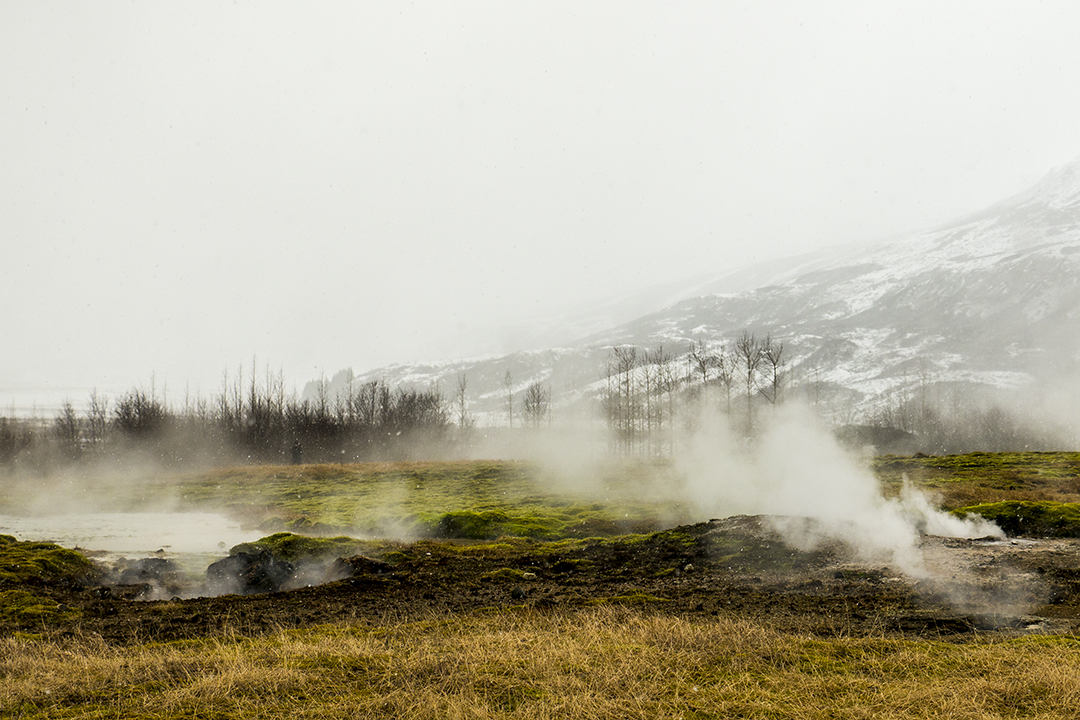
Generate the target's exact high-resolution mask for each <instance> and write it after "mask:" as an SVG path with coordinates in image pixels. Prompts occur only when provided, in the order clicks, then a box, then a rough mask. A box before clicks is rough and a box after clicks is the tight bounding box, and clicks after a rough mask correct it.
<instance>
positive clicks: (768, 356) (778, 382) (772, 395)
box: [761, 335, 787, 405]
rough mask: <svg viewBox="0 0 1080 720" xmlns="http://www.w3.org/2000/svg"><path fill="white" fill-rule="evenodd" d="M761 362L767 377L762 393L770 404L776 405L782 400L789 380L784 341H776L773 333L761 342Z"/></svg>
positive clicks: (763, 372)
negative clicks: (781, 397)
mask: <svg viewBox="0 0 1080 720" xmlns="http://www.w3.org/2000/svg"><path fill="white" fill-rule="evenodd" d="M761 364H762V374H763V375H764V377H765V383H764V387H762V388H761V394H762V396H763V397H764V398H765V399H766V400H768V401H769V403H770V404H772V405H775V404H776V403H778V402H779V401H780V396H781V392H782V390H783V388H784V383H785V382H786V380H787V371H786V370H785V366H786V365H787V359H786V358H784V343H782V342H776V341H774V340H773V339H772V335H766V336H765V342H764V343H762V344H761Z"/></svg>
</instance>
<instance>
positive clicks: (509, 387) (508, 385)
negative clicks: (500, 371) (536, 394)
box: [503, 368, 514, 427]
mask: <svg viewBox="0 0 1080 720" xmlns="http://www.w3.org/2000/svg"><path fill="white" fill-rule="evenodd" d="M503 388H505V389H506V419H507V421H508V422H509V423H510V427H514V378H513V377H511V375H510V368H507V369H506V375H505V376H503Z"/></svg>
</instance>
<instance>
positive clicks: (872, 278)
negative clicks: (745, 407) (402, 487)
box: [331, 161, 1080, 417]
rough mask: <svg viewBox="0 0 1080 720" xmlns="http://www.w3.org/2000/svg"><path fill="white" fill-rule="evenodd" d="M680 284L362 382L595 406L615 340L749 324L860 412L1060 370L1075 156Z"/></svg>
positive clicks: (720, 334)
mask: <svg viewBox="0 0 1080 720" xmlns="http://www.w3.org/2000/svg"><path fill="white" fill-rule="evenodd" d="M740 283H742V286H741V287H740V285H739V284H740ZM748 283H753V284H752V286H747V284H748ZM686 286H687V290H684V291H682V294H683V297H682V299H679V300H678V301H677V302H673V303H672V304H670V305H668V306H667V307H663V308H657V309H656V311H655V312H652V313H650V314H646V315H642V316H641V317H638V318H636V319H634V320H631V321H629V322H626V323H622V324H620V325H617V326H615V327H610V328H608V329H605V330H602V331H600V332H595V333H593V334H591V335H589V336H587V337H584V338H581V339H580V340H578V341H576V342H573V343H570V344H568V345H567V346H566V347H563V348H558V349H552V350H546V351H531V352H527V353H516V354H513V355H509V356H504V357H497V358H486V359H472V360H467V361H460V362H448V363H444V364H439V365H429V366H420V365H400V366H393V367H388V368H382V369H380V370H377V371H375V372H373V373H368V374H366V375H365V376H364V377H362V378H360V379H361V380H365V379H373V378H380V379H385V380H386V381H387V382H389V383H390V384H392V385H395V384H431V383H438V384H440V386H441V387H442V388H443V389H444V391H445V392H447V394H453V393H452V390H453V388H455V387H456V381H457V377H458V376H459V375H460V374H462V373H464V374H465V377H466V378H467V380H468V383H469V385H468V391H467V394H468V396H469V398H470V399H471V401H472V405H473V409H474V411H475V412H477V413H479V414H481V415H482V414H483V413H489V414H491V416H493V417H497V416H498V415H499V413H500V412H502V413H504V412H505V410H504V409H503V408H505V405H506V389H505V387H504V381H505V378H506V372H507V371H508V370H509V371H510V373H511V379H512V380H513V387H514V389H515V392H520V391H521V390H522V389H523V388H524V386H525V385H527V384H528V383H529V382H533V381H542V382H545V383H548V384H549V385H550V386H551V389H552V392H553V396H554V397H555V399H556V404H560V403H561V404H562V405H566V406H569V405H573V404H575V403H578V404H581V403H587V401H588V399H589V398H590V397H591V396H592V395H593V394H595V392H597V391H598V389H599V388H600V387H601V386H602V382H601V378H602V376H603V374H604V366H605V361H606V359H607V358H608V356H609V353H610V349H611V348H612V347H614V346H619V345H637V346H640V347H645V348H655V347H656V346H657V345H660V344H663V345H664V346H665V347H666V348H667V349H668V350H669V352H672V353H673V354H675V355H676V356H678V355H680V354H685V352H686V348H687V346H688V345H689V343H690V342H692V341H698V342H707V343H712V344H714V345H719V344H727V345H728V346H730V344H731V342H732V340H733V338H735V337H736V336H737V335H738V334H740V333H741V332H742V331H743V330H744V329H749V330H751V331H752V332H755V333H758V334H759V335H765V334H771V335H772V337H774V338H776V339H780V340H782V341H783V342H784V343H785V348H786V351H787V353H788V355H787V356H788V358H789V361H790V367H791V369H792V373H793V378H794V381H795V382H796V383H803V384H807V383H810V382H813V383H817V384H819V385H825V386H828V387H829V388H831V389H832V390H833V391H839V392H841V394H843V395H845V396H846V397H848V398H849V401H850V402H852V403H854V405H853V407H854V408H855V409H856V410H858V409H859V408H862V409H865V408H867V407H868V406H869V405H870V404H872V403H873V402H875V401H876V400H877V399H879V398H881V397H882V396H883V394H885V393H890V392H903V391H905V390H910V389H911V388H912V387H913V386H914V385H916V384H917V383H923V384H925V383H927V382H932V383H937V384H945V383H953V384H955V383H964V384H967V385H978V386H985V387H988V388H1015V387H1019V386H1022V385H1025V384H1027V383H1030V382H1032V381H1033V380H1041V379H1046V378H1053V377H1059V376H1061V375H1063V374H1066V373H1070V372H1073V371H1074V370H1075V367H1076V365H1077V360H1078V358H1080V161H1077V162H1074V163H1071V164H1068V165H1065V166H1062V167H1059V168H1056V169H1054V170H1053V171H1051V172H1050V173H1049V174H1048V175H1047V176H1046V177H1045V178H1044V179H1043V180H1042V181H1040V182H1039V183H1038V184H1037V185H1035V186H1034V187H1032V188H1031V189H1030V190H1028V191H1026V192H1024V193H1021V194H1020V195H1017V196H1015V197H1012V198H1009V199H1007V200H1004V201H1002V202H999V203H996V204H995V205H993V206H991V207H989V208H987V209H986V210H984V211H982V212H979V213H976V214H974V215H970V216H967V217H964V218H960V219H958V220H956V221H954V222H951V223H947V224H946V225H944V226H942V227H939V228H935V229H933V230H929V231H926V232H921V233H916V234H913V235H908V236H903V237H899V238H895V239H892V240H889V241H886V242H883V243H879V244H876V245H874V246H870V247H866V248H863V249H858V248H855V249H852V248H844V249H839V250H833V251H830V252H827V253H816V254H813V255H808V256H803V257H800V258H789V259H787V260H784V261H777V262H773V263H770V264H767V265H763V266H759V267H757V268H756V269H755V271H754V272H742V273H726V274H722V275H719V276H717V277H716V278H704V279H698V280H697V281H694V282H690V283H687V284H686ZM675 297H677V295H675ZM340 383H341V378H336V379H335V382H334V383H333V385H332V387H331V390H333V389H334V387H333V386H335V385H340Z"/></svg>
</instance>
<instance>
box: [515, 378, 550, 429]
mask: <svg viewBox="0 0 1080 720" xmlns="http://www.w3.org/2000/svg"><path fill="white" fill-rule="evenodd" d="M550 401H551V390H550V389H548V388H546V387H545V386H544V385H543V384H542V383H541V382H540V381H539V380H537V381H536V382H533V383H530V384H529V386H528V387H527V388H525V395H524V396H523V397H522V399H521V414H522V417H523V422H524V423H525V424H527V425H530V426H531V427H533V428H534V429H535V428H538V427H540V425H541V423H543V422H544V420H546V419H547V418H548V416H549V413H550V412H551V408H550Z"/></svg>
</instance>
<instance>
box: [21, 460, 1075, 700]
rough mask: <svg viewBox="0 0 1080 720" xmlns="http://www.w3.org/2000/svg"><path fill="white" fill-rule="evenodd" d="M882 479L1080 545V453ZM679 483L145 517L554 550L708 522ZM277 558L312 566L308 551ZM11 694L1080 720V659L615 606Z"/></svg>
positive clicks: (125, 658) (240, 649)
mask: <svg viewBox="0 0 1080 720" xmlns="http://www.w3.org/2000/svg"><path fill="white" fill-rule="evenodd" d="M873 471H874V472H875V473H876V474H877V475H878V477H879V478H880V479H881V482H882V485H883V488H884V491H885V493H886V494H887V495H888V494H893V493H896V492H898V491H899V488H900V486H901V484H902V483H903V479H904V477H907V478H908V479H909V480H910V481H911V482H913V483H915V484H916V485H917V486H919V487H922V488H924V489H926V490H928V491H930V492H931V493H934V494H935V495H936V496H937V497H938V498H939V502H940V504H941V505H942V506H943V507H945V508H946V509H951V510H961V511H963V510H965V509H966V510H967V511H971V510H972V508H976V509H978V508H982V509H981V510H978V511H979V512H983V511H985V513H984V514H987V515H988V516H989V515H992V514H996V515H995V517H996V518H997V519H998V520H999V521H1003V522H1002V524H1003V526H1004V525H1006V524H1007V523H1008V522H1010V521H1011V520H1016V518H1035V517H1036V515H1037V513H1036V511H1037V510H1038V512H1042V513H1043V514H1042V515H1039V517H1042V518H1044V520H1045V522H1046V523H1048V525H1047V526H1048V527H1050V526H1052V527H1055V528H1060V527H1064V528H1065V530H1064V531H1063V532H1065V534H1070V533H1071V534H1072V535H1073V536H1077V535H1080V517H1077V514H1076V510H1077V507H1078V506H1077V505H1076V503H1077V502H1078V501H1080V453H1009V454H982V453H976V454H972V455H965V456H955V457H942V458H937V457H931V458H901V457H890V456H886V457H882V458H877V459H876V460H875V461H874V464H873ZM678 483H679V478H678V477H677V476H676V475H675V474H674V472H673V470H672V469H671V468H670V467H669V466H666V465H664V464H651V465H611V466H609V467H608V468H606V469H605V470H604V471H603V473H602V474H601V475H600V476H598V477H596V478H593V479H591V480H590V481H589V482H588V483H577V484H574V483H570V484H567V483H566V482H563V481H560V480H559V479H557V478H547V477H545V476H544V475H543V471H541V470H540V469H538V468H536V467H533V466H529V465H523V464H519V463H511V462H461V463H411V464H393V465H381V464H380V465H375V464H372V465H319V466H281V467H240V468H231V469H222V470H215V471H209V472H202V473H197V474H189V475H183V476H177V477H169V478H156V479H155V480H154V482H153V484H152V489H149V490H147V492H146V493H145V494H144V495H142V496H141V497H142V498H143V499H146V500H147V501H149V500H152V499H153V498H154V497H155V496H157V495H159V494H162V493H165V492H166V491H167V492H168V493H169V494H170V495H171V497H173V498H174V500H176V501H177V502H178V503H179V507H181V508H224V509H226V510H227V511H229V512H230V513H233V514H236V515H239V516H242V517H245V518H248V519H249V520H250V521H252V522H258V523H260V524H262V525H263V526H264V527H265V528H267V530H268V534H269V532H271V531H275V530H279V529H288V530H292V531H294V532H300V533H303V532H305V531H308V532H311V533H313V534H314V533H322V532H325V533H327V534H330V533H333V534H340V532H341V531H343V530H347V531H348V533H349V534H355V535H362V534H370V535H380V534H385V533H387V532H389V531H397V532H404V533H407V534H412V535H414V536H434V537H440V536H444V535H453V536H456V537H473V538H495V537H499V536H502V535H519V536H525V537H530V538H533V539H534V540H539V541H548V540H552V539H556V538H581V537H595V536H598V535H607V536H614V535H619V534H624V533H627V532H635V531H642V530H651V529H658V528H660V527H669V526H671V525H673V524H677V523H678V522H680V521H682V520H683V518H684V517H685V519H700V518H692V517H689V516H690V515H691V514H692V509H691V508H688V507H685V506H683V505H681V504H680V503H679V501H677V500H672V499H671V498H670V497H668V496H667V494H666V490H669V489H671V488H672V487H678ZM148 487H150V486H148ZM1028 522H1029V526H1028V527H1027V529H1030V527H1032V526H1030V522H1033V521H1028ZM1020 529H1021V530H1023V529H1025V528H1024V527H1021V528H1020ZM273 542H277V543H279V544H281V546H282V547H281V548H280V549H279V550H280V552H281V553H282V554H283V555H286V554H288V553H303V552H311V550H310V548H307V545H305V543H306V542H307V541H306V540H304V539H302V538H296V537H295V536H280V537H279V538H278V539H275V540H273ZM348 542H349V541H347V540H334V541H333V542H332V543H331V544H332V545H333V544H334V543H337V544H340V545H341V547H342V548H345V547H346V546H348ZM515 542H525V541H515ZM567 542H568V541H567ZM542 544H545V546H546V543H542ZM0 545H2V543H0ZM334 547H337V546H336V545H335V546H334ZM349 547H351V546H349ZM357 547H360V549H361V550H362V546H357ZM2 549H3V548H2V547H0V550H2ZM49 552H52V551H51V550H50V551H49ZM0 559H2V558H0ZM29 560H32V558H22V557H20V558H8V559H7V560H5V561H4V562H5V563H6V565H5V572H8V573H13V572H15V571H14V570H13V569H12V568H13V567H14V566H17V565H18V566H23V569H22V570H21V572H23V574H24V575H25V573H26V572H28V571H29V570H27V569H26V567H25V566H26V565H27V562H28V561H29ZM24 561H27V562H24ZM65 568H67V570H65ZM68 570H70V571H71V572H73V573H74V572H79V573H85V572H87V568H86V567H85V566H84V565H82V564H81V563H80V562H78V561H77V560H76V559H74V558H72V557H71V556H70V555H68V554H66V553H61V554H56V553H53V555H50V560H49V563H47V564H46V565H43V566H42V567H41V568H40V572H41V573H50V572H66V571H68ZM3 577H5V576H2V575H0V580H2V579H3ZM12 577H13V578H16V579H18V578H21V577H22V576H21V575H20V576H16V575H12ZM22 579H23V580H25V578H22ZM4 592H8V593H10V592H15V593H18V592H23V591H22V590H10V591H4ZM9 599H10V600H11V601H12V603H16V602H23V603H26V602H29V600H28V599H27V598H26V597H23V596H19V597H14V596H13V597H11V598H9ZM31 599H32V598H31ZM31 609H32V608H31ZM46 610H49V611H52V610H50V609H47V608H45V609H43V610H42V611H43V612H45V611H46ZM20 611H22V610H20ZM0 678H2V680H3V682H0V717H5V718H8V717H10V718H116V717H123V718H146V719H153V720H165V719H173V718H190V717H199V718H217V719H220V720H224V719H226V718H237V719H240V718H244V719H247V718H357V717H372V718H379V717H386V718H391V717H393V718H401V717H408V718H510V717H514V718H564V717H574V718H613V717H628V718H661V717H665V718H712V717H716V718H721V717H752V718H870V717H891V718H941V717H948V718H979V719H982V718H1004V717H1008V718H1020V717H1025V718H1026V717H1032V718H1073V717H1076V716H1077V707H1080V640H1078V639H1077V637H1075V636H1072V635H1040V636H1029V637H1020V638H1013V639H1009V640H1003V639H996V640H991V639H989V638H982V637H980V636H979V635H978V634H975V635H969V636H965V637H964V638H963V641H958V642H942V641H939V640H913V639H904V638H899V637H894V636H885V635H882V636H878V637H874V636H871V637H865V636H864V637H844V636H839V637H822V636H821V635H820V634H815V635H812V634H809V633H807V634H801V633H797V632H779V631H777V630H775V629H773V628H770V627H768V626H766V625H764V624H762V623H761V622H756V621H754V620H753V618H751V617H747V618H745V619H732V618H730V617H722V616H721V617H715V618H708V617H701V616H694V617H681V616H678V615H676V614H672V613H665V612H663V611H662V610H658V609H657V608H656V607H655V604H651V605H646V606H639V605H634V604H632V603H629V604H614V603H612V604H605V605H599V606H593V607H577V608H558V609H552V610H548V611H538V610H534V609H533V610H530V609H524V608H514V607H511V608H509V609H505V608H504V609H493V610H491V611H488V612H478V613H464V614H456V615H445V616H433V617H431V618H428V619H426V620H423V621H417V620H415V619H411V620H409V621H405V620H394V618H393V617H392V616H391V617H388V618H387V620H386V621H385V622H382V623H379V624H377V625H374V624H364V623H360V624H341V625H333V626H319V627H312V628H307V629H293V630H280V631H277V632H271V633H269V634H263V635H258V636H252V637H244V636H240V635H238V634H235V633H234V634H232V635H229V634H228V633H226V634H225V635H223V636H216V637H213V638H203V639H198V640H188V641H177V642H169V643H147V642H141V643H140V642H137V643H133V644H132V643H126V644H123V645H111V644H108V643H105V642H103V641H101V640H100V639H95V638H94V637H93V636H88V635H84V634H81V633H79V632H77V631H76V632H73V633H69V634H67V635H65V636H57V635H55V634H50V633H47V632H42V633H40V634H15V635H11V636H8V637H4V638H0Z"/></svg>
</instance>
